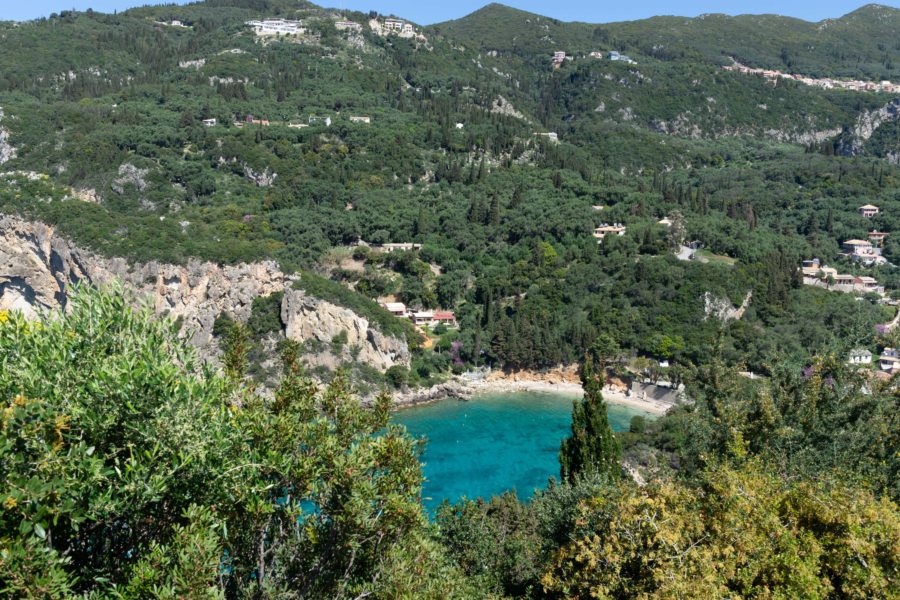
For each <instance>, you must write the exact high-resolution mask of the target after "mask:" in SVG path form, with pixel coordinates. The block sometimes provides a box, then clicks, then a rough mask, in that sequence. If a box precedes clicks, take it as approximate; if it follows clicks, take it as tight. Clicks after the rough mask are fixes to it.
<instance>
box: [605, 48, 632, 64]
mask: <svg viewBox="0 0 900 600" xmlns="http://www.w3.org/2000/svg"><path fill="white" fill-rule="evenodd" d="M609 60H612V61H618V62H624V63H627V64H629V65H636V64H637V62H636V61H634V60H632V59H631V57H630V56H627V55H625V54H622V53H621V52H617V51H616V50H613V51H611V52H610V53H609Z"/></svg>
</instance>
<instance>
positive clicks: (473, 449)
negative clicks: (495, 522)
mask: <svg viewBox="0 0 900 600" xmlns="http://www.w3.org/2000/svg"><path fill="white" fill-rule="evenodd" d="M608 406H609V420H610V424H611V425H612V428H613V429H614V430H616V431H622V430H625V429H628V426H629V423H630V422H631V417H633V416H634V415H638V414H641V415H646V413H644V412H642V411H639V410H636V409H633V408H628V407H624V406H619V405H615V404H609V405H608ZM393 419H394V421H395V422H397V423H400V424H402V425H405V426H406V428H407V429H408V430H409V432H410V433H411V434H413V435H414V436H416V437H423V436H424V437H425V439H426V440H427V446H426V447H425V455H424V456H423V458H422V461H423V462H424V464H425V467H424V472H425V478H426V482H425V488H424V497H425V505H426V506H427V507H428V508H429V509H430V510H433V509H434V508H436V507H437V506H438V505H439V504H440V503H441V501H442V500H444V499H448V500H451V501H454V500H458V499H460V498H462V497H463V496H465V497H467V498H478V497H484V498H487V497H490V496H493V495H497V494H501V493H503V492H505V491H507V490H516V493H517V494H518V495H519V498H521V499H525V498H529V497H531V495H532V494H533V493H534V490H535V489H537V488H543V487H546V485H547V480H548V478H549V477H551V476H552V477H556V478H559V443H560V441H561V440H562V439H563V438H564V437H566V436H568V435H569V433H570V431H571V430H570V426H571V421H572V396H563V395H558V394H549V393H533V392H516V393H509V394H491V395H483V396H476V397H474V398H472V399H471V400H469V401H467V402H463V401H459V400H444V401H441V402H437V403H434V404H428V405H425V406H421V407H416V408H409V409H404V410H401V411H398V412H397V413H395V414H394V416H393Z"/></svg>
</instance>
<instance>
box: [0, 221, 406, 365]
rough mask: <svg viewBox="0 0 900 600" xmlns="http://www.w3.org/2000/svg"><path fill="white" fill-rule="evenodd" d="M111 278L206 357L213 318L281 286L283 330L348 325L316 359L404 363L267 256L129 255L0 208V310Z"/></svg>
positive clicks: (59, 304)
mask: <svg viewBox="0 0 900 600" xmlns="http://www.w3.org/2000/svg"><path fill="white" fill-rule="evenodd" d="M112 281H119V282H121V283H122V284H123V285H124V286H125V287H126V288H127V289H129V290H132V291H133V292H134V293H135V296H136V298H137V299H138V301H140V302H146V303H148V304H149V305H150V306H151V307H152V308H153V309H154V311H155V312H156V313H157V314H160V315H163V314H165V315H169V316H171V317H173V318H175V319H177V320H178V321H179V322H180V323H181V326H182V329H181V330H182V334H183V335H184V336H185V337H186V338H187V339H188V341H189V342H190V343H191V344H192V345H193V346H194V347H195V348H196V349H197V350H198V352H199V354H200V356H201V357H203V358H204V359H207V360H209V359H212V360H215V359H216V358H217V356H218V354H219V349H218V344H216V343H215V341H214V339H213V324H214V323H215V320H216V318H217V317H218V316H219V315H220V314H227V315H229V316H230V317H231V318H233V319H237V320H241V321H246V320H247V319H248V318H249V317H250V314H251V307H252V304H253V300H254V299H256V298H257V297H259V296H268V295H270V294H273V293H276V292H285V294H284V300H283V301H282V307H281V314H282V320H283V322H284V323H285V324H286V325H287V330H286V331H285V332H283V334H285V335H287V337H290V338H292V339H298V340H301V341H303V340H306V339H311V338H314V339H316V340H319V341H320V342H324V343H326V344H330V343H331V341H332V340H333V339H334V338H336V337H337V336H339V334H340V333H341V332H342V331H346V332H347V336H346V337H347V342H346V344H345V345H344V346H345V351H344V352H342V353H341V354H340V356H334V355H332V356H331V358H330V362H329V358H328V357H325V356H323V357H315V356H314V357H313V359H314V361H315V360H318V361H319V362H317V363H316V364H322V365H324V366H327V367H329V368H335V367H337V366H338V365H339V364H340V361H341V360H342V359H348V358H353V359H356V360H359V361H361V362H364V363H367V364H369V365H371V366H372V367H374V368H376V369H381V370H384V369H387V368H389V367H391V366H393V365H394V364H398V363H399V364H404V365H408V364H409V350H408V348H407V346H406V342H405V341H404V340H398V339H397V338H394V337H391V336H386V335H384V334H382V333H381V332H379V331H377V330H375V329H373V328H371V327H369V324H368V322H367V321H366V320H365V319H364V318H362V317H360V316H358V315H356V314H355V313H354V312H353V311H351V310H349V309H346V308H342V307H339V306H336V305H334V304H330V303H327V302H323V301H321V300H318V299H316V298H312V297H308V296H306V295H305V294H303V292H300V291H298V290H292V289H290V283H291V281H292V280H291V278H290V277H288V276H286V275H285V274H284V273H282V272H281V271H280V270H279V269H278V266H277V265H276V264H275V263H274V262H271V261H264V262H258V263H250V264H246V263H242V264H238V265H225V266H223V265H218V264H215V263H211V262H202V261H198V260H195V261H191V262H189V263H188V264H186V265H173V264H166V263H159V262H155V261H151V262H147V263H130V262H129V261H127V260H125V259H122V258H106V257H103V256H99V255H97V254H94V253H92V252H90V251H87V250H84V249H82V248H80V247H78V246H77V245H76V244H74V243H72V242H71V241H70V240H68V239H66V238H64V237H62V236H60V235H58V234H57V233H56V232H55V230H54V229H53V228H52V227H50V226H47V225H44V224H42V223H33V222H29V221H24V220H22V219H20V218H18V217H12V216H3V215H0V310H3V309H13V310H19V311H22V312H23V313H25V314H26V315H27V316H28V317H29V318H34V317H36V316H37V315H38V313H40V312H42V311H44V310H49V309H54V308H63V309H65V308H66V306H67V303H68V294H69V293H70V292H71V290H72V288H73V286H74V285H75V284H78V283H88V284H94V285H103V284H106V283H110V282H112ZM314 361H311V362H314Z"/></svg>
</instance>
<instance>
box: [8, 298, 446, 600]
mask: <svg viewBox="0 0 900 600" xmlns="http://www.w3.org/2000/svg"><path fill="white" fill-rule="evenodd" d="M68 308H69V310H68V311H67V312H65V313H62V312H59V313H56V314H54V315H51V316H49V317H48V318H47V319H46V320H43V321H37V322H28V321H26V320H25V319H24V318H23V317H22V316H21V315H19V314H18V313H8V312H5V311H3V312H0V402H2V403H3V404H4V405H5V408H4V410H3V413H2V414H3V417H2V419H3V423H2V428H0V502H2V509H0V539H2V548H3V549H2V554H0V589H3V590H4V593H7V594H11V595H12V596H16V597H34V598H37V597H41V598H45V597H47V598H63V597H73V596H79V597H80V596H82V595H85V596H91V595H98V596H109V595H115V596H116V597H122V598H146V597H151V596H153V597H173V598H174V597H182V598H220V597H224V593H225V590H226V589H227V590H228V591H229V592H228V593H229V597H235V598H241V597H263V596H266V597H272V596H281V597H284V596H288V595H297V594H302V595H304V596H307V597H335V596H341V595H343V594H344V593H345V591H346V593H347V594H349V595H350V596H351V597H353V596H357V595H360V594H361V595H366V594H368V593H369V591H370V590H372V589H373V585H374V584H373V583H372V582H373V581H374V580H378V579H379V576H383V577H381V578H382V579H384V580H393V579H394V578H396V577H400V578H401V579H403V577H405V575H404V574H408V573H410V572H412V570H413V569H416V568H424V569H426V570H427V569H428V567H427V566H425V565H422V564H421V560H422V558H421V556H423V554H422V552H424V546H423V544H425V542H424V541H423V540H424V538H425V536H424V529H423V526H424V522H423V517H422V507H421V505H420V504H419V494H420V484H421V481H422V476H421V469H420V465H419V462H418V451H417V447H418V446H417V443H416V442H415V441H414V440H412V439H411V438H409V437H407V436H406V435H405V433H404V431H403V430H402V429H399V428H398V427H396V426H393V425H390V424H389V422H388V415H389V400H388V399H387V398H386V397H380V398H379V399H378V400H377V401H376V402H375V406H374V408H372V409H371V410H365V409H363V408H362V406H361V405H360V402H359V400H358V399H356V398H353V397H352V396H351V395H350V393H349V389H350V387H349V384H348V383H347V381H346V380H345V379H344V378H343V377H342V376H341V375H338V376H337V377H335V378H334V380H333V381H332V383H331V384H330V385H329V387H328V389H327V390H326V392H325V393H324V394H319V393H318V389H317V386H316V385H315V384H313V383H312V382H310V381H307V380H305V379H301V378H300V376H299V375H298V373H299V366H298V365H297V364H296V362H294V361H295V359H296V352H285V361H286V362H285V368H286V375H285V378H284V380H283V382H282V384H281V386H280V387H279V389H278V390H276V391H275V394H274V397H272V398H271V399H269V400H267V399H265V398H262V397H260V396H257V395H256V394H255V393H254V392H253V391H252V389H251V388H248V387H245V386H244V384H243V381H242V377H241V375H240V373H241V372H242V369H241V368H237V367H236V368H233V369H230V372H231V377H230V379H226V378H223V377H221V376H219V375H216V374H213V373H211V372H209V371H208V370H203V371H201V370H200V369H199V368H198V367H197V365H196V364H195V362H194V356H193V354H192V353H191V351H190V350H188V349H186V348H185V346H184V345H183V343H182V341H181V340H180V339H179V338H178V336H177V333H176V331H175V330H174V328H173V326H172V323H171V322H170V321H168V320H165V319H159V318H158V317H156V316H153V315H151V314H150V313H149V312H141V311H136V310H133V309H132V308H131V307H130V305H129V301H128V299H127V298H126V296H125V295H124V294H122V293H121V292H114V293H101V292H97V291H94V290H88V289H83V290H80V291H78V292H77V293H75V294H74V295H73V296H72V298H71V301H70V303H69V307H68ZM231 329H232V331H234V330H235V329H236V328H231ZM285 347H286V349H288V350H290V345H285ZM400 373H402V370H401V371H400ZM299 448H303V449H304V450H303V451H302V452H298V449H299ZM417 540H418V541H417ZM347 548H353V551H352V552H347V551H346V549H347ZM261 551H262V554H261ZM433 554H434V549H433V548H432V549H431V550H428V551H427V552H425V554H424V555H427V556H433ZM434 559H435V560H436V561H438V562H440V561H442V560H443V559H442V558H441V557H434ZM410 561H416V562H418V564H416V562H413V563H411V562H410ZM448 569H450V571H448ZM439 570H440V571H441V572H443V573H445V574H446V575H448V576H449V577H450V579H453V577H452V571H453V569H452V568H450V567H448V565H446V564H445V563H442V564H441V566H440V568H439ZM300 573H302V574H304V575H303V577H302V578H301V577H298V575H297V574H300ZM311 573H315V574H313V575H311ZM298 581H300V582H301V583H299V584H298V583H297V582H298ZM406 583H407V582H406V580H405V579H404V583H403V585H406ZM113 585H115V586H116V588H115V590H113V589H112V587H111V586H113ZM397 585H400V584H399V583H398V584H397ZM429 585H434V586H437V587H438V588H440V587H441V586H442V585H444V584H443V583H441V581H440V580H437V579H430V583H429ZM454 585H455V584H454ZM301 586H302V589H301ZM379 589H381V590H382V593H383V595H384V596H386V597H391V596H393V594H392V593H391V592H390V590H388V589H384V588H383V587H381V588H379ZM438 595H440V594H439V593H438Z"/></svg>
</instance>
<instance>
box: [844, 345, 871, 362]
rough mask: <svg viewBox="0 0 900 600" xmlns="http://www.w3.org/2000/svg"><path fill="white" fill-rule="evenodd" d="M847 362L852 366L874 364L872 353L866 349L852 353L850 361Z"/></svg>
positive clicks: (855, 350) (857, 349) (858, 349)
mask: <svg viewBox="0 0 900 600" xmlns="http://www.w3.org/2000/svg"><path fill="white" fill-rule="evenodd" d="M847 362H848V363H849V364H851V365H869V364H872V352H870V351H869V350H867V349H866V348H856V349H854V350H851V351H850V359H849V360H848V361H847Z"/></svg>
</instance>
